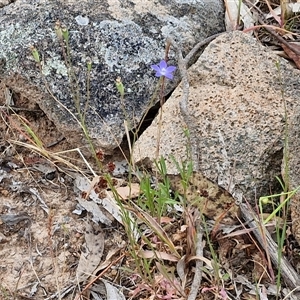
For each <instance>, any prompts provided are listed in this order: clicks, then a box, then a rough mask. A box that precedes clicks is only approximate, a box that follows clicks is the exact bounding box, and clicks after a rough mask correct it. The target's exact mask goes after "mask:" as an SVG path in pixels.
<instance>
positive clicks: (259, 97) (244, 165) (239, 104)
mask: <svg viewBox="0 0 300 300" xmlns="http://www.w3.org/2000/svg"><path fill="white" fill-rule="evenodd" d="M277 64H278V65H277ZM188 74H189V82H190V96H189V101H188V109H189V112H190V114H191V118H192V119H193V120H194V121H193V124H192V125H190V126H191V132H193V133H194V134H195V135H196V137H197V141H198V148H199V153H198V154H199V169H200V171H201V172H202V173H203V174H204V176H206V177H207V178H209V179H210V180H213V181H214V182H216V183H218V184H219V185H220V186H221V187H223V188H225V189H226V190H228V191H229V192H230V193H231V194H232V195H233V196H234V197H235V199H236V200H238V201H242V199H243V197H246V199H247V200H248V201H250V202H251V203H254V202H255V199H258V198H259V197H260V196H263V195H269V194H270V190H271V187H272V186H273V184H274V181H276V180H275V176H276V175H280V174H281V162H282V157H283V151H282V150H283V140H284V130H285V122H284V115H285V111H284V100H283V97H282V90H283V91H284V99H285V100H286V102H287V105H288V114H289V115H291V114H292V113H293V108H294V107H295V106H297V105H299V103H300V86H299V81H300V72H299V70H296V69H295V68H294V67H292V66H291V65H290V64H289V63H288V62H287V61H286V60H284V59H282V58H280V57H278V56H276V55H275V54H273V53H272V52H271V51H270V50H268V49H267V48H264V47H263V46H261V45H260V44H259V43H258V42H257V41H256V40H255V39H254V38H253V37H251V36H249V35H246V34H244V33H242V32H230V33H225V34H222V35H221V36H220V37H218V38H217V39H215V40H214V41H213V42H212V43H210V44H209V46H208V47H207V48H206V49H205V51H204V52H203V54H202V55H201V56H200V58H199V60H198V61H197V62H196V64H194V65H193V66H192V67H191V68H190V69H189V70H188ZM181 98H182V86H181V85H180V86H179V87H178V88H177V89H176V90H175V91H174V93H173V94H172V96H171V98H170V99H169V100H168V101H167V103H166V104H165V105H164V106H163V121H162V126H161V128H160V129H159V127H160V126H159V120H158V118H156V119H155V120H154V121H153V123H152V125H151V126H150V127H149V128H148V129H147V130H146V131H145V132H144V133H143V134H142V136H141V137H140V138H139V140H138V141H137V143H136V144H135V148H134V159H135V161H137V162H141V161H143V162H147V163H148V164H152V162H153V160H154V159H155V158H156V145H157V136H158V130H161V139H160V149H159V150H160V151H159V154H160V155H161V156H164V157H165V158H166V160H167V166H168V171H169V173H171V174H172V173H173V174H174V173H178V170H177V168H176V166H175V165H174V164H173V162H172V158H171V156H173V157H174V158H175V159H176V160H177V161H178V162H181V161H185V160H187V157H186V146H187V145H188V141H187V138H186V136H185V135H184V128H185V127H186V124H184V122H183V120H182V116H181V114H180V109H179V102H180V101H181ZM298 124H299V123H298ZM294 128H295V131H296V133H297V134H295V136H297V137H298V138H299V131H300V127H299V126H295V127H294ZM298 150H299V148H298ZM295 154H296V155H298V159H299V151H298V152H297V153H295ZM298 162H299V160H298ZM152 165H153V164H152ZM298 166H299V164H298Z"/></svg>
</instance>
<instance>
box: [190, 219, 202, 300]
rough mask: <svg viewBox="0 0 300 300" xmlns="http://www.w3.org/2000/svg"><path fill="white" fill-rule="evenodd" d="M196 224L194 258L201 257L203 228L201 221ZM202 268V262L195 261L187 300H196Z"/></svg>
mask: <svg viewBox="0 0 300 300" xmlns="http://www.w3.org/2000/svg"><path fill="white" fill-rule="evenodd" d="M196 222H197V239H196V243H197V244H196V257H203V243H202V238H203V227H202V226H201V219H200V220H198V221H196ZM202 267H203V261H202V260H199V259H197V260H196V269H195V276H194V279H193V282H192V285H191V290H190V294H189V296H188V299H187V300H195V299H196V298H197V294H198V291H199V287H200V284H201V280H202Z"/></svg>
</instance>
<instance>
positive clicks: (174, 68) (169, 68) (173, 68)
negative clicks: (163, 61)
mask: <svg viewBox="0 0 300 300" xmlns="http://www.w3.org/2000/svg"><path fill="white" fill-rule="evenodd" d="M176 69H177V68H176V67H174V66H170V67H167V72H174V71H175V70H176Z"/></svg>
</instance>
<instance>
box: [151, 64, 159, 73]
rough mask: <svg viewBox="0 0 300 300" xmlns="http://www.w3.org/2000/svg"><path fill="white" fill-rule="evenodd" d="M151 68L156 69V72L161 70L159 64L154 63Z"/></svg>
mask: <svg viewBox="0 0 300 300" xmlns="http://www.w3.org/2000/svg"><path fill="white" fill-rule="evenodd" d="M151 68H152V69H153V70H155V71H156V72H159V71H160V67H159V66H158V65H152V66H151Z"/></svg>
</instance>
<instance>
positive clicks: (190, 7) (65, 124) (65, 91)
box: [0, 0, 224, 151]
mask: <svg viewBox="0 0 300 300" xmlns="http://www.w3.org/2000/svg"><path fill="white" fill-rule="evenodd" d="M223 10H224V8H223V2H222V1H221V0H210V1H207V0H170V1H162V0H148V1H146V0H145V1H140V0H131V1H129V0H124V1H118V0H101V1H100V0H99V1H97V0H94V1H86V0H83V1H71V0H69V1H65V0H64V1H62V0H61V1H60V0H50V1H48V0H47V1H45V0H31V1H21V0H17V1H15V2H14V3H12V4H10V5H7V6H5V7H3V8H1V9H0V59H1V60H2V61H3V60H4V61H5V63H6V64H5V66H4V67H1V68H0V78H1V81H2V83H4V84H5V85H6V86H7V87H8V88H9V89H10V90H11V91H12V92H14V93H18V94H21V95H22V96H23V97H25V98H27V99H28V101H33V102H34V103H37V104H38V105H39V107H40V108H41V109H42V110H43V111H44V112H45V113H46V114H47V116H48V117H49V118H50V119H51V120H52V121H53V122H54V123H55V125H56V126H57V128H58V129H59V130H60V131H61V133H62V134H63V135H64V136H65V137H66V138H67V139H68V140H69V142H70V143H71V144H72V145H74V146H75V147H76V146H82V145H85V144H86V140H85V139H84V136H83V134H82V130H81V129H80V126H79V124H78V122H77V121H76V120H75V119H74V117H72V116H71V114H70V113H69V112H68V111H67V110H66V109H65V108H67V109H68V110H70V111H71V112H72V113H73V114H75V115H76V109H75V105H74V100H73V97H72V95H74V94H76V92H77V91H78V92H79V93H78V95H79V96H76V99H79V102H80V107H81V111H83V110H84V107H85V103H86V100H87V92H86V89H87V86H86V81H87V75H86V69H87V67H86V66H87V61H88V59H91V61H92V71H91V75H90V89H89V90H90V99H89V108H88V110H87V114H86V125H87V128H88V131H89V135H90V137H91V138H92V140H93V142H94V145H95V146H99V147H102V148H103V150H107V151H108V150H110V149H113V148H115V147H117V145H118V144H119V143H120V142H121V140H122V137H123V135H124V132H125V131H124V126H123V123H124V119H125V114H124V109H125V111H126V115H127V118H129V120H130V122H131V124H132V126H135V125H136V124H137V123H138V122H139V121H140V119H141V116H142V115H143V114H144V113H145V111H146V108H147V107H148V105H149V101H150V98H151V96H152V94H153V92H154V89H155V86H156V84H157V82H158V79H157V78H156V77H154V72H153V71H152V70H151V69H150V65H151V64H155V63H158V62H159V61H160V60H161V59H162V58H163V57H164V51H165V50H164V48H165V43H166V38H167V37H168V36H171V37H173V38H174V39H175V40H177V41H178V42H179V43H180V45H181V47H182V50H183V52H184V53H187V52H188V51H189V50H190V49H191V48H192V47H193V45H195V44H196V43H197V42H198V41H200V40H202V39H204V38H206V37H208V36H210V35H212V34H215V33H218V32H222V31H224V25H223ZM57 20H59V21H60V22H61V23H62V24H64V25H65V26H66V27H67V28H68V30H69V34H70V41H69V43H70V57H71V61H72V66H73V67H74V71H75V74H76V77H77V79H78V84H77V86H78V87H77V88H75V92H74V90H73V91H72V89H71V88H70V84H69V78H70V76H68V69H67V68H66V65H65V63H64V58H63V55H62V46H61V44H60V43H59V40H58V38H57V36H56V34H55V30H54V26H55V22H56V21H57ZM29 46H34V47H36V49H37V50H38V52H39V54H40V57H41V59H42V63H43V70H42V74H43V76H42V75H41V72H40V71H39V68H38V67H37V66H36V63H35V61H34V59H33V57H32V55H31V51H30V50H29ZM169 56H170V57H169V58H170V64H176V58H175V53H174V51H172V50H171V52H170V55H169ZM118 76H120V77H121V79H122V81H123V84H124V86H125V93H126V95H125V100H124V105H123V106H124V109H123V108H122V104H121V101H120V97H119V95H118V92H117V90H116V87H115V79H116V78H117V77H118ZM178 81H179V77H178V74H177V75H176V76H175V78H174V81H172V82H169V85H168V87H167V89H166V92H168V91H170V90H172V89H173V88H174V87H175V86H176V85H177V84H178ZM45 82H46V83H47V85H48V87H49V90H48V89H47V88H46V84H45ZM73 82H74V81H73ZM50 91H51V93H53V96H54V97H52V96H51V95H50ZM54 98H56V100H55V99H54ZM2 100H3V99H2ZM77 117H78V116H77Z"/></svg>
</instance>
